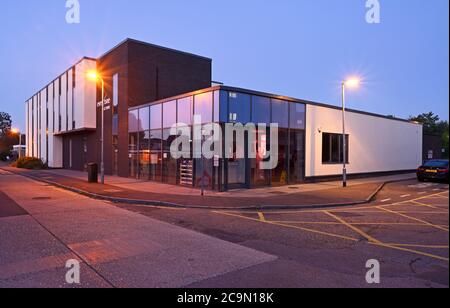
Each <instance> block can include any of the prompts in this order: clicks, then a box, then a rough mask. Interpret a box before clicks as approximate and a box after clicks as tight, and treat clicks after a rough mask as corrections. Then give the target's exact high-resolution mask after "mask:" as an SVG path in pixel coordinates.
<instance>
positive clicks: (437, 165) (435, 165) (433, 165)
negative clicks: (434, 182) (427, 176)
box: [424, 160, 448, 168]
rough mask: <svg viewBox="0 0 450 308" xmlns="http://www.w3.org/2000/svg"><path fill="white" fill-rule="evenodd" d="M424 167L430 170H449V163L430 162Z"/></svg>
mask: <svg viewBox="0 0 450 308" xmlns="http://www.w3.org/2000/svg"><path fill="white" fill-rule="evenodd" d="M424 167H429V168H448V161H439V160H430V161H427V162H426V163H425V164H424Z"/></svg>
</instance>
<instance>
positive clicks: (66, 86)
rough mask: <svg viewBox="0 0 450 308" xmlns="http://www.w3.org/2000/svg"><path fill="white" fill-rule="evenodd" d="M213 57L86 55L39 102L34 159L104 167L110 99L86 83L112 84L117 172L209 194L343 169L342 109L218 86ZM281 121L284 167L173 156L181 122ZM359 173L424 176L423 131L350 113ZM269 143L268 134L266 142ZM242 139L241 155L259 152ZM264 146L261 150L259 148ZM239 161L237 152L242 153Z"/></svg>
mask: <svg viewBox="0 0 450 308" xmlns="http://www.w3.org/2000/svg"><path fill="white" fill-rule="evenodd" d="M211 65H212V61H211V59H208V58H205V57H200V56H196V55H192V54H187V53H184V52H180V51H175V50H171V49H167V48H164V47H159V46H155V45H151V44H147V43H143V42H138V41H135V40H130V39H127V40H125V41H124V42H122V43H121V44H119V45H118V46H117V47H115V48H113V49H112V50H110V51H109V52H107V53H106V54H105V55H103V56H101V57H100V58H98V59H92V58H84V59H82V60H81V61H80V62H79V63H77V64H76V65H74V66H73V67H71V68H70V69H69V70H68V71H66V72H65V73H64V74H62V75H61V76H60V77H58V78H57V79H55V80H54V81H53V82H51V83H50V84H49V85H47V86H46V87H45V88H44V89H43V90H41V91H40V92H38V93H37V94H35V95H34V96H33V97H32V98H30V99H29V100H28V101H27V103H26V105H27V108H26V109H27V154H28V155H30V156H37V157H40V158H42V159H43V160H44V161H46V162H47V163H48V165H49V166H50V167H52V168H68V169H75V170H85V168H86V164H87V163H89V162H97V163H98V162H99V153H100V142H99V140H100V130H99V129H98V128H100V125H99V124H100V119H101V108H100V107H99V103H98V102H99V101H101V94H100V90H99V89H98V87H97V88H96V85H95V84H94V83H93V82H91V81H88V80H87V79H86V72H87V71H88V70H90V69H95V68H96V69H97V70H98V71H99V72H101V75H102V76H103V78H104V80H105V93H106V100H105V102H106V108H105V111H104V113H105V118H106V122H105V130H106V135H105V149H106V152H105V153H106V154H105V168H106V173H107V174H115V175H119V176H122V177H135V178H139V179H142V180H151V181H158V182H164V183H170V184H177V185H189V186H200V185H205V186H206V187H207V188H209V189H214V190H227V189H232V188H238V187H244V188H251V187H261V186H270V185H271V186H276V185H287V184H295V183H302V182H304V181H315V180H322V179H329V178H333V177H337V176H339V175H340V174H341V173H342V163H343V156H344V155H343V146H342V144H343V138H342V114H341V110H340V108H338V107H334V106H330V105H325V104H320V103H315V102H310V101H305V100H299V99H294V98H289V97H284V96H279V95H273V94H267V93H261V92H256V91H251V90H246V89H240V88H232V87H228V86H224V85H214V84H213V83H212V81H211V75H212V74H211ZM194 114H195V115H201V117H202V120H203V122H204V123H219V124H220V125H221V126H224V125H225V124H226V123H230V122H238V123H243V124H246V123H252V122H253V123H267V124H269V123H277V124H278V125H279V128H280V129H279V134H278V140H279V146H278V165H277V166H276V168H275V169H273V170H259V168H258V166H259V164H258V160H260V159H261V158H259V156H258V157H256V158H248V157H247V156H246V158H244V159H234V158H230V159H225V158H220V159H216V158H214V159H173V158H172V156H171V155H170V144H171V142H172V141H173V140H174V138H175V137H176V136H171V135H170V128H171V127H172V125H173V124H175V123H178V122H182V123H186V124H188V125H191V126H192V123H193V116H194ZM347 134H348V135H347V136H346V139H347V141H348V142H347V145H348V146H347V148H346V152H347V154H348V155H347V157H348V172H349V174H350V176H363V175H367V174H385V173H388V172H406V171H411V170H414V169H415V168H416V167H417V166H418V165H420V164H421V161H422V126H421V125H418V124H417V123H411V122H409V121H407V120H401V119H393V118H389V117H385V116H381V115H377V114H372V113H367V112H362V111H357V110H348V112H347ZM264 137H265V138H266V137H267V138H269V137H268V136H264ZM246 144H247V143H246V142H243V143H242V142H235V144H234V145H233V147H232V149H228V150H229V151H231V152H239V151H240V150H242V151H244V152H245V153H246V154H248V152H249V146H248V145H246ZM255 146H256V145H255ZM232 157H234V156H232Z"/></svg>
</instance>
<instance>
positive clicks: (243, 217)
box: [213, 211, 358, 242]
mask: <svg viewBox="0 0 450 308" xmlns="http://www.w3.org/2000/svg"><path fill="white" fill-rule="evenodd" d="M213 213H216V214H220V215H225V216H231V217H237V218H240V219H246V220H251V221H256V222H260V223H265V224H270V225H275V226H280V227H286V228H291V229H297V230H303V231H307V232H311V233H316V234H320V235H325V236H331V237H335V238H340V239H344V240H348V241H352V242H358V239H356V238H352V237H349V236H344V235H339V234H333V233H328V232H322V231H317V230H313V229H309V228H303V227H297V226H292V225H287V224H281V223H275V222H272V221H264V222H262V221H261V220H259V219H255V218H251V217H246V216H241V215H236V214H232V213H227V212H219V211H213Z"/></svg>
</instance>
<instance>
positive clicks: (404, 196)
mask: <svg viewBox="0 0 450 308" xmlns="http://www.w3.org/2000/svg"><path fill="white" fill-rule="evenodd" d="M406 197H411V195H410V194H408V195H403V196H400V198H406Z"/></svg>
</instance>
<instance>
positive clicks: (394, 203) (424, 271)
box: [120, 181, 449, 288]
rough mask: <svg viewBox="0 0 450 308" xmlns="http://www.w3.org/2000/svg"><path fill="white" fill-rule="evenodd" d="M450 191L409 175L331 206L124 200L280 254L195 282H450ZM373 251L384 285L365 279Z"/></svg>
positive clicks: (162, 217)
mask: <svg viewBox="0 0 450 308" xmlns="http://www.w3.org/2000/svg"><path fill="white" fill-rule="evenodd" d="M448 196H449V194H448V185H445V184H438V183H418V182H416V181H407V182H401V183H396V184H389V185H387V186H386V187H385V189H384V190H383V191H382V192H381V193H380V195H379V196H378V198H377V200H376V202H374V203H371V204H368V205H364V206H354V207H346V208H337V209H327V210H303V211H301V210H297V211H265V212H251V211H198V210H181V209H176V210H174V209H164V208H148V207H142V206H129V205H120V207H122V208H126V209H128V210H131V211H135V212H139V213H141V214H143V215H146V216H149V217H152V218H156V219H158V220H162V221H165V222H169V223H171V224H174V225H177V226H182V227H184V228H188V229H192V230H196V231H199V232H202V233H204V234H208V235H211V236H214V237H217V238H220V239H223V240H226V241H230V242H233V243H237V244H239V245H243V246H246V247H250V248H253V249H256V250H259V251H262V252H266V253H269V254H271V255H275V256H278V260H276V261H273V262H270V263H268V264H262V265H257V266H254V267H251V268H248V269H245V270H242V271H238V272H233V273H230V274H227V275H223V276H220V277H215V278H212V279H208V280H205V281H202V282H200V283H196V284H193V285H191V286H190V287H255V288H259V287H357V288H358V287H389V288H390V287H448V286H449V264H448V258H449V232H448V225H449V212H448V202H449V201H448ZM372 259H375V260H378V261H379V263H380V264H381V283H380V284H379V285H369V284H367V282H366V279H365V277H366V273H367V271H368V270H367V269H366V262H367V261H368V260H372Z"/></svg>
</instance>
